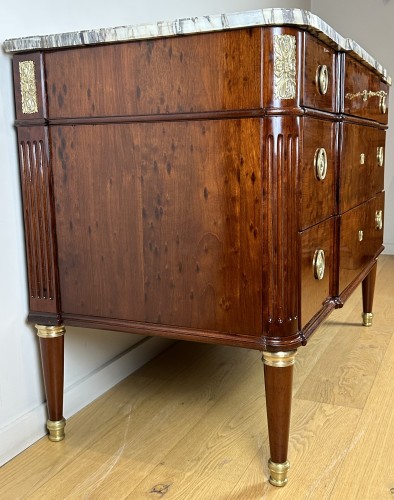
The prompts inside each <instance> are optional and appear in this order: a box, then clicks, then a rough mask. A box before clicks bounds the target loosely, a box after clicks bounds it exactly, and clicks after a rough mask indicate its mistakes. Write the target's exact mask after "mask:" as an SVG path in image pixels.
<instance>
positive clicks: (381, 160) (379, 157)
mask: <svg viewBox="0 0 394 500" xmlns="http://www.w3.org/2000/svg"><path fill="white" fill-rule="evenodd" d="M376 158H377V160H378V165H379V167H383V163H384V148H383V146H378V147H377V148H376Z"/></svg>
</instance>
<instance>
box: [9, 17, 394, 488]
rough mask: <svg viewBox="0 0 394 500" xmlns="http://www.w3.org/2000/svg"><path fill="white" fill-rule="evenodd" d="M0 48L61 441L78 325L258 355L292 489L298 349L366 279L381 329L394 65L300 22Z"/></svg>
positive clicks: (153, 29)
mask: <svg viewBox="0 0 394 500" xmlns="http://www.w3.org/2000/svg"><path fill="white" fill-rule="evenodd" d="M180 35H187V36H180ZM4 48H5V50H6V51H8V52H13V53H14V56H13V68H14V87H15V102H16V126H17V130H18V143H19V158H20V169H21V185H22V193H23V207H24V208H23V209H24V222H25V239H26V252H27V267H28V282H29V298H30V313H29V321H31V322H34V323H35V324H36V325H37V330H38V335H39V337H40V346H41V354H42V364H43V374H44V381H45V387H46V395H47V402H48V413H49V420H48V429H49V432H50V439H52V440H54V441H58V440H61V439H62V438H63V437H64V425H65V420H64V418H63V334H64V332H65V328H64V325H75V326H83V327H95V328H103V329H110V330H118V331H124V332H130V333H139V334H146V335H160V336H165V337H170V338H175V339H187V340H194V341H201V342H211V343H220V344H226V345H234V346H240V347H247V348H252V349H258V350H261V351H263V360H264V373H265V386H266V401H267V416H268V428H269V440H270V452H271V457H270V460H269V470H270V482H271V483H272V484H274V485H277V486H282V485H284V484H285V483H286V482H287V471H288V468H289V462H288V460H287V448H288V438H289V424H290V407H291V391H292V371H293V365H294V361H295V355H296V349H297V348H298V347H300V346H301V345H305V344H306V342H307V340H308V338H309V337H310V335H311V334H312V333H313V332H314V330H315V329H316V328H317V327H318V326H319V325H320V324H321V322H322V321H323V320H324V318H326V317H327V315H328V314H329V313H330V311H331V310H332V309H334V308H337V307H342V305H343V303H344V301H345V300H346V299H347V298H348V297H349V295H350V294H351V293H352V292H353V291H354V290H355V289H356V287H357V286H358V285H359V284H360V283H362V292H363V323H364V325H366V326H368V325H370V324H371V322H372V302H373V294H374V285H375V276H376V262H377V257H378V255H379V254H380V252H381V251H382V249H383V246H382V242H383V212H384V191H383V189H384V186H383V179H384V163H385V159H384V146H385V130H386V127H387V104H388V86H389V84H390V79H389V77H388V76H387V74H386V71H385V70H384V69H383V68H382V67H381V66H380V65H379V64H378V63H377V62H376V61H374V60H373V59H372V58H371V57H370V56H369V55H368V54H367V53H366V52H365V51H363V49H361V47H359V46H358V45H357V44H356V43H355V42H353V41H352V40H348V39H344V38H342V37H341V36H340V35H338V34H337V33H336V32H335V31H334V30H332V29H331V28H330V27H329V26H328V25H326V24H325V23H324V22H323V21H321V20H320V19H319V18H317V17H316V16H314V15H312V14H310V13H308V12H305V11H299V10H297V9H290V10H286V9H267V10H263V11H253V12H248V13H238V14H232V15H227V16H226V15H223V16H211V17H207V18H193V19H185V20H179V21H176V22H174V23H159V24H158V25H152V26H148V27H146V26H143V27H122V28H115V29H109V30H96V31H95V30H93V31H90V32H80V33H69V34H62V35H50V36H48V37H32V38H28V39H16V40H8V41H6V42H5V44H4Z"/></svg>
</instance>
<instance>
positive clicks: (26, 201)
mask: <svg viewBox="0 0 394 500" xmlns="http://www.w3.org/2000/svg"><path fill="white" fill-rule="evenodd" d="M18 140H19V161H20V171H21V182H22V195H23V214H24V224H25V240H26V253H27V269H28V283H29V300H30V309H31V310H32V311H46V312H53V313H55V312H57V309H58V280H57V255H56V233H55V228H54V225H55V221H54V206H53V189H52V185H53V182H52V169H51V166H50V162H49V151H48V135H47V129H46V128H45V127H34V128H31V129H29V128H20V129H19V130H18Z"/></svg>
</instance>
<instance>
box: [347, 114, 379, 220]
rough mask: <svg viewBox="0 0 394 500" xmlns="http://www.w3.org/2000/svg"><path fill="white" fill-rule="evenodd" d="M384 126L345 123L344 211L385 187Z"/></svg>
mask: <svg viewBox="0 0 394 500" xmlns="http://www.w3.org/2000/svg"><path fill="white" fill-rule="evenodd" d="M385 139H386V132H385V131H384V130H381V129H378V128H373V127H365V126H362V125H354V124H350V123H344V124H343V128H342V148H341V160H340V196H339V200H340V201H339V210H340V213H343V212H346V211H347V210H350V209H351V208H353V207H355V206H356V205H360V204H361V203H363V202H364V201H366V200H368V199H369V198H371V197H372V196H374V195H375V194H376V193H379V192H380V191H382V190H383V187H384V161H385Z"/></svg>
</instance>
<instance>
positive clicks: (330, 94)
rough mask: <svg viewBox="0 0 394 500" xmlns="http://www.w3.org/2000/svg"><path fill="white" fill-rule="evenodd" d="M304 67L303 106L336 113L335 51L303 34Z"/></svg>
mask: <svg viewBox="0 0 394 500" xmlns="http://www.w3.org/2000/svg"><path fill="white" fill-rule="evenodd" d="M304 36H305V38H304V43H305V67H304V88H303V105H304V106H307V107H310V108H317V109H323V110H325V111H333V112H336V111H337V109H338V108H337V101H336V99H337V95H338V92H337V54H336V52H335V50H333V49H332V48H331V47H328V46H327V45H325V44H324V43H322V42H320V41H319V40H317V39H316V38H314V37H313V36H312V35H310V34H309V33H304Z"/></svg>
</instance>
